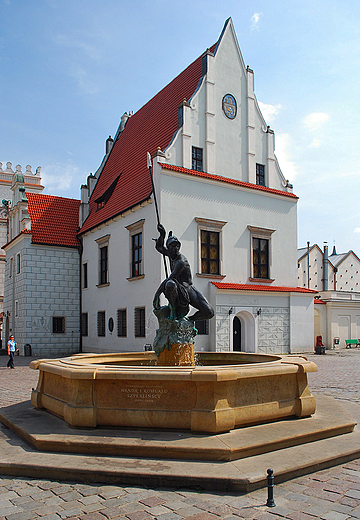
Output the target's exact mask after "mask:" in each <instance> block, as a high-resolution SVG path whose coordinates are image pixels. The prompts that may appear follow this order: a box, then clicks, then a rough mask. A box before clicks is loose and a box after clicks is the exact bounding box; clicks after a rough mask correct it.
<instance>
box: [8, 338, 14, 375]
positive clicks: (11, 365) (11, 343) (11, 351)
mask: <svg viewBox="0 0 360 520" xmlns="http://www.w3.org/2000/svg"><path fill="white" fill-rule="evenodd" d="M7 348H8V354H9V356H10V357H9V361H8V364H7V367H8V368H15V366H14V356H15V351H16V343H15V340H14V336H13V335H12V334H11V336H10V338H9V341H8V343H7Z"/></svg>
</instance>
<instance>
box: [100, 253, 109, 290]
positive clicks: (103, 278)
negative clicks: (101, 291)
mask: <svg viewBox="0 0 360 520" xmlns="http://www.w3.org/2000/svg"><path fill="white" fill-rule="evenodd" d="M107 281H108V246H104V247H100V280H99V285H103V284H105V283H107Z"/></svg>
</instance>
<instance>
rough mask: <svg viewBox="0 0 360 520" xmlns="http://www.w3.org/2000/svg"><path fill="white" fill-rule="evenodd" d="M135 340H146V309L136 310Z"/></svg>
mask: <svg viewBox="0 0 360 520" xmlns="http://www.w3.org/2000/svg"><path fill="white" fill-rule="evenodd" d="M134 317H135V327H134V328H135V338H145V337H146V334H145V307H136V308H135V315H134Z"/></svg>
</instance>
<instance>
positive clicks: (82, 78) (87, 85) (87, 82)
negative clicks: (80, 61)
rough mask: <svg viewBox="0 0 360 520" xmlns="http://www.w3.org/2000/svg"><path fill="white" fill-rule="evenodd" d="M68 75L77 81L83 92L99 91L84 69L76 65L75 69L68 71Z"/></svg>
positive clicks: (93, 92)
mask: <svg viewBox="0 0 360 520" xmlns="http://www.w3.org/2000/svg"><path fill="white" fill-rule="evenodd" d="M70 76H72V77H73V78H74V79H75V80H76V81H77V84H78V86H79V87H80V89H81V90H82V91H83V92H84V93H85V94H96V93H97V92H99V87H98V86H97V85H95V83H94V82H93V81H92V80H91V79H89V75H88V73H87V72H86V70H84V69H82V68H80V67H78V68H77V69H73V70H71V71H70Z"/></svg>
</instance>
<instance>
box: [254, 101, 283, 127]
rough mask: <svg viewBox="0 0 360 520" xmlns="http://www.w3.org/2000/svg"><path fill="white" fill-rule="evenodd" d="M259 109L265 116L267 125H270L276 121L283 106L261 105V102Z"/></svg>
mask: <svg viewBox="0 0 360 520" xmlns="http://www.w3.org/2000/svg"><path fill="white" fill-rule="evenodd" d="M259 107H260V110H261V113H262V115H263V116H264V119H265V121H266V122H267V123H270V122H272V121H273V120H274V119H275V117H276V115H277V114H278V113H279V110H280V108H281V105H269V104H266V103H261V101H259Z"/></svg>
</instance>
